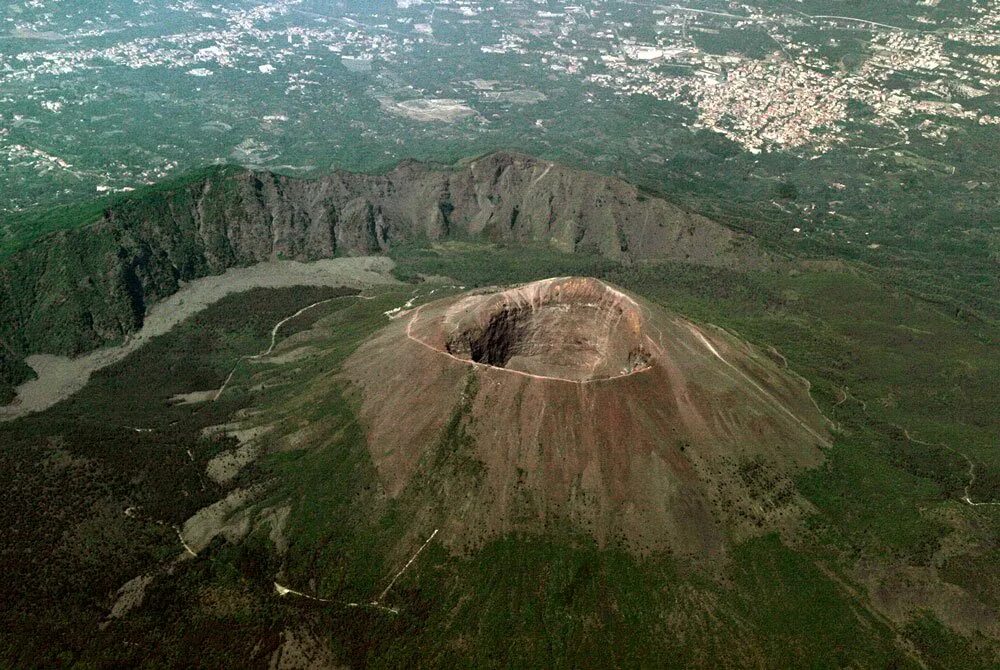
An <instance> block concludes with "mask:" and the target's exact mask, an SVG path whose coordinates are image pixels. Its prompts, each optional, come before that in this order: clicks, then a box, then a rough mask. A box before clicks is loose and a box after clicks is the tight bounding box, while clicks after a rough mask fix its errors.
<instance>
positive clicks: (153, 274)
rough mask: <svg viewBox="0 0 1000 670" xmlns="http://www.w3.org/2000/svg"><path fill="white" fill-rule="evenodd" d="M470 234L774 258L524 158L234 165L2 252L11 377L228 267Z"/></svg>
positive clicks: (699, 222) (729, 234)
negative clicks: (439, 163)
mask: <svg viewBox="0 0 1000 670" xmlns="http://www.w3.org/2000/svg"><path fill="white" fill-rule="evenodd" d="M464 237H476V238H485V239H488V240H492V241H502V242H510V243H542V244H546V245H550V246H552V247H555V248H557V249H559V250H562V251H568V252H584V253H599V254H601V255H603V256H606V257H608V258H612V259H615V260H620V261H624V262H631V261H638V260H645V259H673V260H682V261H687V262H691V263H698V264H706V265H726V266H740V267H743V266H746V267H755V266H759V265H761V264H764V263H766V262H767V256H766V254H765V253H763V252H762V251H761V250H760V249H759V248H758V247H757V246H756V245H755V243H754V242H753V241H752V240H751V239H750V238H747V237H746V236H743V235H740V234H738V233H736V232H734V231H732V230H730V229H728V228H726V227H724V226H722V225H720V224H718V223H715V222H713V221H710V220H708V219H705V218H703V217H700V216H697V215H694V214H691V213H689V212H686V211H684V210H682V209H680V208H678V207H676V206H675V205H672V204H671V203H669V202H666V201H664V200H661V199H658V198H651V197H646V196H644V195H643V194H641V193H640V192H639V191H638V190H637V189H636V188H635V187H633V186H630V185H629V184H627V183H625V182H623V181H621V180H618V179H614V178H609V177H603V176H600V175H595V174H590V173H585V172H580V171H576V170H571V169H568V168H565V167H562V166H559V165H555V164H552V163H548V162H543V161H539V160H535V159H533V158H529V157H525V156H520V155H516V154H509V153H497V154H492V155H489V156H486V157H482V158H479V159H477V160H473V161H470V162H467V163H465V164H462V165H459V166H456V167H454V168H451V169H434V168H432V167H430V166H427V165H423V164H419V163H414V162H408V163H403V164H401V165H399V166H398V167H397V168H396V169H395V170H393V171H391V172H390V173H388V174H385V175H363V174H354V173H346V172H337V173H334V174H331V175H329V176H327V177H324V178H321V179H318V180H298V179H293V178H288V177H281V176H277V175H273V174H269V173H260V172H251V171H247V170H238V169H222V170H218V171H214V172H210V173H209V174H208V175H207V176H204V177H199V178H198V179H197V180H195V181H194V182H193V183H190V184H187V185H184V186H178V187H171V188H168V189H160V190H155V191H151V192H150V193H148V194H145V195H137V196H133V197H129V198H125V199H123V200H122V201H120V202H119V203H117V204H115V205H113V206H111V207H109V208H108V209H107V210H106V211H105V212H104V215H103V217H102V218H101V219H100V220H99V221H97V222H94V223H92V224H90V225H87V226H84V227H80V228H74V229H69V230H65V231H62V232H59V233H55V234H53V235H50V236H48V237H45V238H42V239H40V240H38V241H36V242H35V243H33V244H32V245H30V246H29V247H27V248H25V249H22V250H21V251H19V252H17V253H14V254H12V255H11V256H9V257H7V258H6V259H4V260H3V261H2V262H0V314H2V315H3V317H2V318H3V320H2V322H0V352H3V354H2V356H3V358H2V359H0V363H2V364H3V369H4V374H3V375H2V376H0V379H4V378H6V379H8V380H9V381H8V384H9V383H12V382H16V381H17V380H18V379H19V378H23V375H24V370H23V368H20V367H18V366H17V362H18V361H19V360H20V359H21V358H22V357H23V356H24V355H26V354H29V353H38V352H45V353H57V354H70V355H74V354H79V353H82V352H84V351H87V350H90V349H93V348H96V347H98V346H101V345H102V344H105V343H108V342H111V341H114V340H116V339H119V338H121V337H123V336H125V335H127V334H128V333H130V332H133V331H134V330H136V329H137V328H138V327H140V326H141V324H142V320H143V317H144V315H145V312H146V310H147V308H148V306H149V305H150V304H152V303H154V302H156V301H158V300H160V299H162V298H164V297H166V296H168V295H170V294H172V293H174V292H175V291H176V290H177V289H178V287H179V285H180V283H181V282H184V281H190V280H192V279H196V278H198V277H203V276H205V275H209V274H217V273H220V272H223V271H224V270H225V269H226V268H229V267H233V266H240V265H250V264H253V263H257V262H261V261H265V260H269V259H274V258H286V259H294V260H313V259H318V258H326V257H330V256H333V255H350V254H366V253H383V252H386V251H388V250H390V249H391V248H392V246H393V245H396V244H400V243H405V242H417V241H427V240H440V239H445V238H464ZM8 389H9V386H8Z"/></svg>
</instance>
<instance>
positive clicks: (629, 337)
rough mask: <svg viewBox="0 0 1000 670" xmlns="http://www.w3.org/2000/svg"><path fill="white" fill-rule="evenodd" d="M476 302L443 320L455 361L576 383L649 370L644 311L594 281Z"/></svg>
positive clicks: (535, 286) (558, 282)
mask: <svg viewBox="0 0 1000 670" xmlns="http://www.w3.org/2000/svg"><path fill="white" fill-rule="evenodd" d="M477 298H479V299H478V300H471V301H467V302H465V303H460V305H458V306H457V307H459V309H458V310H456V312H454V313H452V314H451V315H449V316H450V317H451V318H446V322H447V323H450V324H451V327H450V328H449V327H446V328H445V331H446V332H445V342H444V349H445V351H446V352H447V353H449V354H450V355H452V356H454V357H456V358H459V359H462V360H467V361H471V362H475V363H480V364H484V365H490V366H493V367H496V368H503V369H507V370H513V371H517V372H522V373H526V374H531V375H537V376H540V377H549V378H555V379H563V380H567V381H576V382H583V381H593V380H599V379H612V378H615V377H623V376H626V375H630V374H633V373H635V372H640V371H642V370H645V369H647V368H648V367H649V365H650V355H649V351H648V348H647V346H646V345H647V337H646V334H645V332H644V329H643V319H642V314H641V311H640V309H639V306H638V305H637V304H636V303H635V302H634V301H633V300H632V299H631V298H629V297H628V296H626V295H625V294H623V293H621V292H620V291H616V290H615V289H612V288H611V287H609V286H608V285H606V284H604V283H603V282H601V281H598V280H596V279H590V278H562V279H552V280H545V281H541V282H534V283H531V284H527V285H524V286H520V287H517V288H513V289H509V290H506V291H502V292H499V293H494V294H490V295H486V296H477Z"/></svg>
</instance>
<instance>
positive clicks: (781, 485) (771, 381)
mask: <svg viewBox="0 0 1000 670" xmlns="http://www.w3.org/2000/svg"><path fill="white" fill-rule="evenodd" d="M345 374H346V376H347V378H348V379H349V380H350V381H351V382H352V383H353V385H354V386H355V388H357V389H358V390H359V392H360V398H361V410H360V411H361V419H362V422H363V423H364V424H365V426H366V428H367V431H368V445H369V450H370V453H371V456H372V459H373V461H374V463H375V465H376V468H377V470H378V473H379V476H380V478H381V480H382V484H383V486H384V488H385V491H386V493H387V494H388V495H389V496H391V497H395V498H402V499H405V500H408V501H411V502H415V503H416V504H415V505H414V506H413V507H412V509H413V510H415V511H414V523H415V524H417V523H421V524H427V523H433V524H434V527H440V528H441V535H440V538H441V539H442V540H443V541H445V542H446V544H448V545H449V546H451V547H452V548H453V549H456V550H461V549H463V548H473V547H475V546H477V545H479V544H480V543H482V542H483V541H485V540H488V539H490V538H493V537H496V536H498V535H502V534H505V533H508V532H515V531H526V532H534V531H538V530H542V529H545V528H549V527H555V526H559V527H566V526H569V527H572V528H574V529H576V530H578V531H582V532H585V533H588V534H590V535H591V536H592V537H593V538H594V539H595V540H596V541H597V542H598V543H599V544H601V545H608V544H621V545H623V546H625V547H626V548H628V549H630V550H632V551H635V552H638V553H645V552H648V551H654V550H669V551H672V552H675V553H679V554H687V555H695V556H705V555H717V554H720V553H722V552H724V549H725V546H726V543H727V538H732V537H734V536H744V535H747V534H754V533H758V532H763V531H768V530H773V529H775V528H787V527H789V524H794V522H795V520H796V519H797V518H798V516H799V513H800V512H801V510H802V509H803V508H804V506H805V503H804V502H803V501H802V500H801V498H800V497H799V496H798V495H797V493H795V491H794V488H793V487H792V485H791V482H790V478H789V475H790V474H791V473H792V472H794V471H795V470H797V469H800V468H805V467H811V466H815V465H817V464H818V463H819V462H821V460H822V458H823V454H822V447H823V446H824V445H825V444H826V439H827V435H826V428H825V420H824V419H823V417H822V416H821V415H820V413H819V412H818V411H817V409H816V407H815V404H814V403H813V402H812V400H811V398H810V397H809V394H808V390H807V388H806V385H805V383H804V382H803V381H801V380H800V379H799V378H797V377H795V376H794V375H792V374H791V373H789V372H787V371H786V370H784V369H782V368H781V367H779V366H778V365H777V364H776V363H775V362H774V361H772V360H771V359H770V358H769V357H768V356H766V355H765V354H763V353H762V352H760V351H759V350H757V349H755V348H753V347H751V346H750V345H748V344H746V343H745V342H742V341H740V340H739V339H737V338H736V337H734V336H732V335H730V334H728V333H726V332H724V331H722V330H720V329H717V328H714V327H706V326H700V325H696V324H694V323H692V322H690V321H687V320H685V319H683V318H681V317H679V316H677V315H674V314H671V313H669V312H667V311H665V310H663V309H661V308H659V307H655V306H652V305H650V304H648V303H646V302H645V301H643V300H641V299H638V298H633V297H631V296H629V295H627V294H626V293H624V292H622V291H620V290H618V289H615V288H612V287H610V286H608V285H606V284H604V283H602V282H600V281H597V280H594V279H585V278H562V279H549V280H544V281H541V282H534V283H532V284H527V285H524V286H521V287H517V288H515V289H508V290H506V291H501V290H499V289H491V290H485V291H478V292H472V293H468V294H464V295H462V296H458V297H453V298H447V299H444V300H439V301H437V302H433V303H428V304H426V305H423V306H421V307H420V308H418V309H416V310H412V311H411V312H409V313H407V314H404V315H403V316H401V317H400V318H398V319H397V320H395V321H393V322H392V323H391V324H390V325H389V326H387V327H386V328H385V329H383V330H382V331H380V332H379V333H378V334H376V336H374V337H373V338H372V339H371V340H370V341H369V342H367V343H366V344H364V345H363V346H362V347H361V348H360V349H359V350H358V351H357V352H356V353H355V354H354V355H353V356H351V357H350V359H349V360H348V361H347V363H346V365H345ZM449 429H450V432H449ZM456 429H458V432H459V433H460V434H462V435H465V436H467V438H466V439H464V440H457V441H456V440H454V439H453V440H451V441H448V440H443V439H442V438H443V436H447V435H449V434H450V435H452V436H454V435H455V434H456Z"/></svg>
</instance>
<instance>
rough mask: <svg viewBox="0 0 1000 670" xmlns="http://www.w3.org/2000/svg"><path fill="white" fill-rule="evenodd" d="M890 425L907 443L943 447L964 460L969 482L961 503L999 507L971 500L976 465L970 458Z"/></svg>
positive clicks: (941, 444)
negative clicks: (967, 468) (901, 432)
mask: <svg viewBox="0 0 1000 670" xmlns="http://www.w3.org/2000/svg"><path fill="white" fill-rule="evenodd" d="M892 425H893V426H895V427H896V428H897V429H899V430H901V431H903V436H904V437H906V439H907V440H908V441H909V442H914V443H916V444H922V445H924V446H925V447H944V448H945V449H947V450H948V451H950V452H951V453H953V454H958V455H959V456H961V457H962V458H963V459H965V462H966V463H968V464H969V482H968V483H967V484H966V485H965V492H964V493H965V495H963V496H962V498H961V500H962V502H964V503H966V504H967V505H971V506H972V507H990V506H993V505H997V506H1000V502H975V501H973V500H972V493H971V491H972V486H973V484H975V483H976V463H975V461H973V460H972V459H971V458H969V457H968V456H967V455H965V453H964V452H961V451H959V450H958V449H956V448H954V447H951V446H948V445H947V444H944V443H943V442H939V443H937V444H934V443H932V442H924V441H923V440H918V439H917V438H915V437H913V436H911V435H910V431H908V430H907V429H906V428H903V427H902V426H900V425H899V424H895V423H894V424H892Z"/></svg>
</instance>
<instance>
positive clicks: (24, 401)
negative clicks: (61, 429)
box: [0, 256, 398, 421]
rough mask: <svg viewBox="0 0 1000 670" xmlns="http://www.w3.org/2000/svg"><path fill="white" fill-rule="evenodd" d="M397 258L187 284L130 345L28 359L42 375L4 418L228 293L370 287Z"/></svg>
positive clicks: (76, 382)
mask: <svg viewBox="0 0 1000 670" xmlns="http://www.w3.org/2000/svg"><path fill="white" fill-rule="evenodd" d="M392 267H393V262H392V261H391V260H390V259H388V258H385V257H377V256H361V257H356V258H333V259H326V260H321V261H316V262H314V263H298V262H295V261H272V262H268V263H260V264H258V265H253V266H251V267H246V268H233V269H230V270H228V271H227V272H226V273H225V274H221V275H214V276H211V277H204V278H202V279H198V280H196V281H193V282H190V283H188V284H187V285H185V286H183V287H182V288H181V289H180V290H179V291H178V292H177V293H175V294H173V295H172V296H170V297H168V298H166V299H165V300H162V301H160V302H159V303H157V304H155V305H153V306H152V308H151V309H150V310H149V312H148V313H147V314H146V319H145V323H144V324H143V327H142V329H141V330H139V331H138V332H136V333H133V334H132V335H131V336H130V337H129V338H128V339H127V340H126V341H125V343H124V344H122V345H120V346H117V347H107V348H104V349H98V350H97V351H93V352H91V353H89V354H85V355H83V356H80V357H78V358H67V357H65V356H52V355H49V354H38V355H34V356H29V357H28V359H27V362H28V365H30V366H31V367H32V368H33V369H34V370H35V373H36V374H37V375H38V378H37V379H35V380H32V381H29V382H26V383H24V384H22V385H20V386H19V387H18V388H17V399H16V400H15V401H14V403H12V404H10V405H6V406H3V407H0V421H10V420H13V419H17V418H19V417H22V416H25V415H27V414H31V413H32V412H40V411H42V410H45V409H48V408H49V407H51V406H52V405H54V404H56V403H57V402H59V401H60V400H65V399H66V398H68V397H70V396H71V395H73V394H74V393H76V392H77V391H79V390H80V389H82V388H83V387H84V386H85V385H86V384H87V381H88V380H89V379H90V375H91V374H93V373H94V372H96V371H98V370H101V369H102V368H105V367H107V366H109V365H113V364H114V363H117V362H118V361H120V360H122V359H123V358H125V357H126V356H128V355H129V354H131V353H132V352H134V351H136V350H138V349H139V348H140V347H142V346H143V345H144V344H145V343H146V342H148V341H149V340H150V339H152V338H154V337H157V336H158V335H163V334H165V333H167V332H169V331H170V330H171V329H172V328H173V327H174V326H176V325H177V324H179V323H180V322H181V321H183V320H185V319H187V318H188V317H190V316H192V315H194V314H197V313H198V312H200V311H202V310H204V309H205V308H207V307H209V306H210V305H212V304H214V303H216V302H218V301H219V300H221V299H222V298H224V297H226V296H227V295H230V294H233V293H242V292H244V291H248V290H250V289H253V288H288V287H292V286H330V287H337V286H346V287H349V288H357V289H365V288H371V287H373V286H377V285H384V284H395V283H398V282H397V281H396V280H395V279H393V277H392V275H391V270H392Z"/></svg>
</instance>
